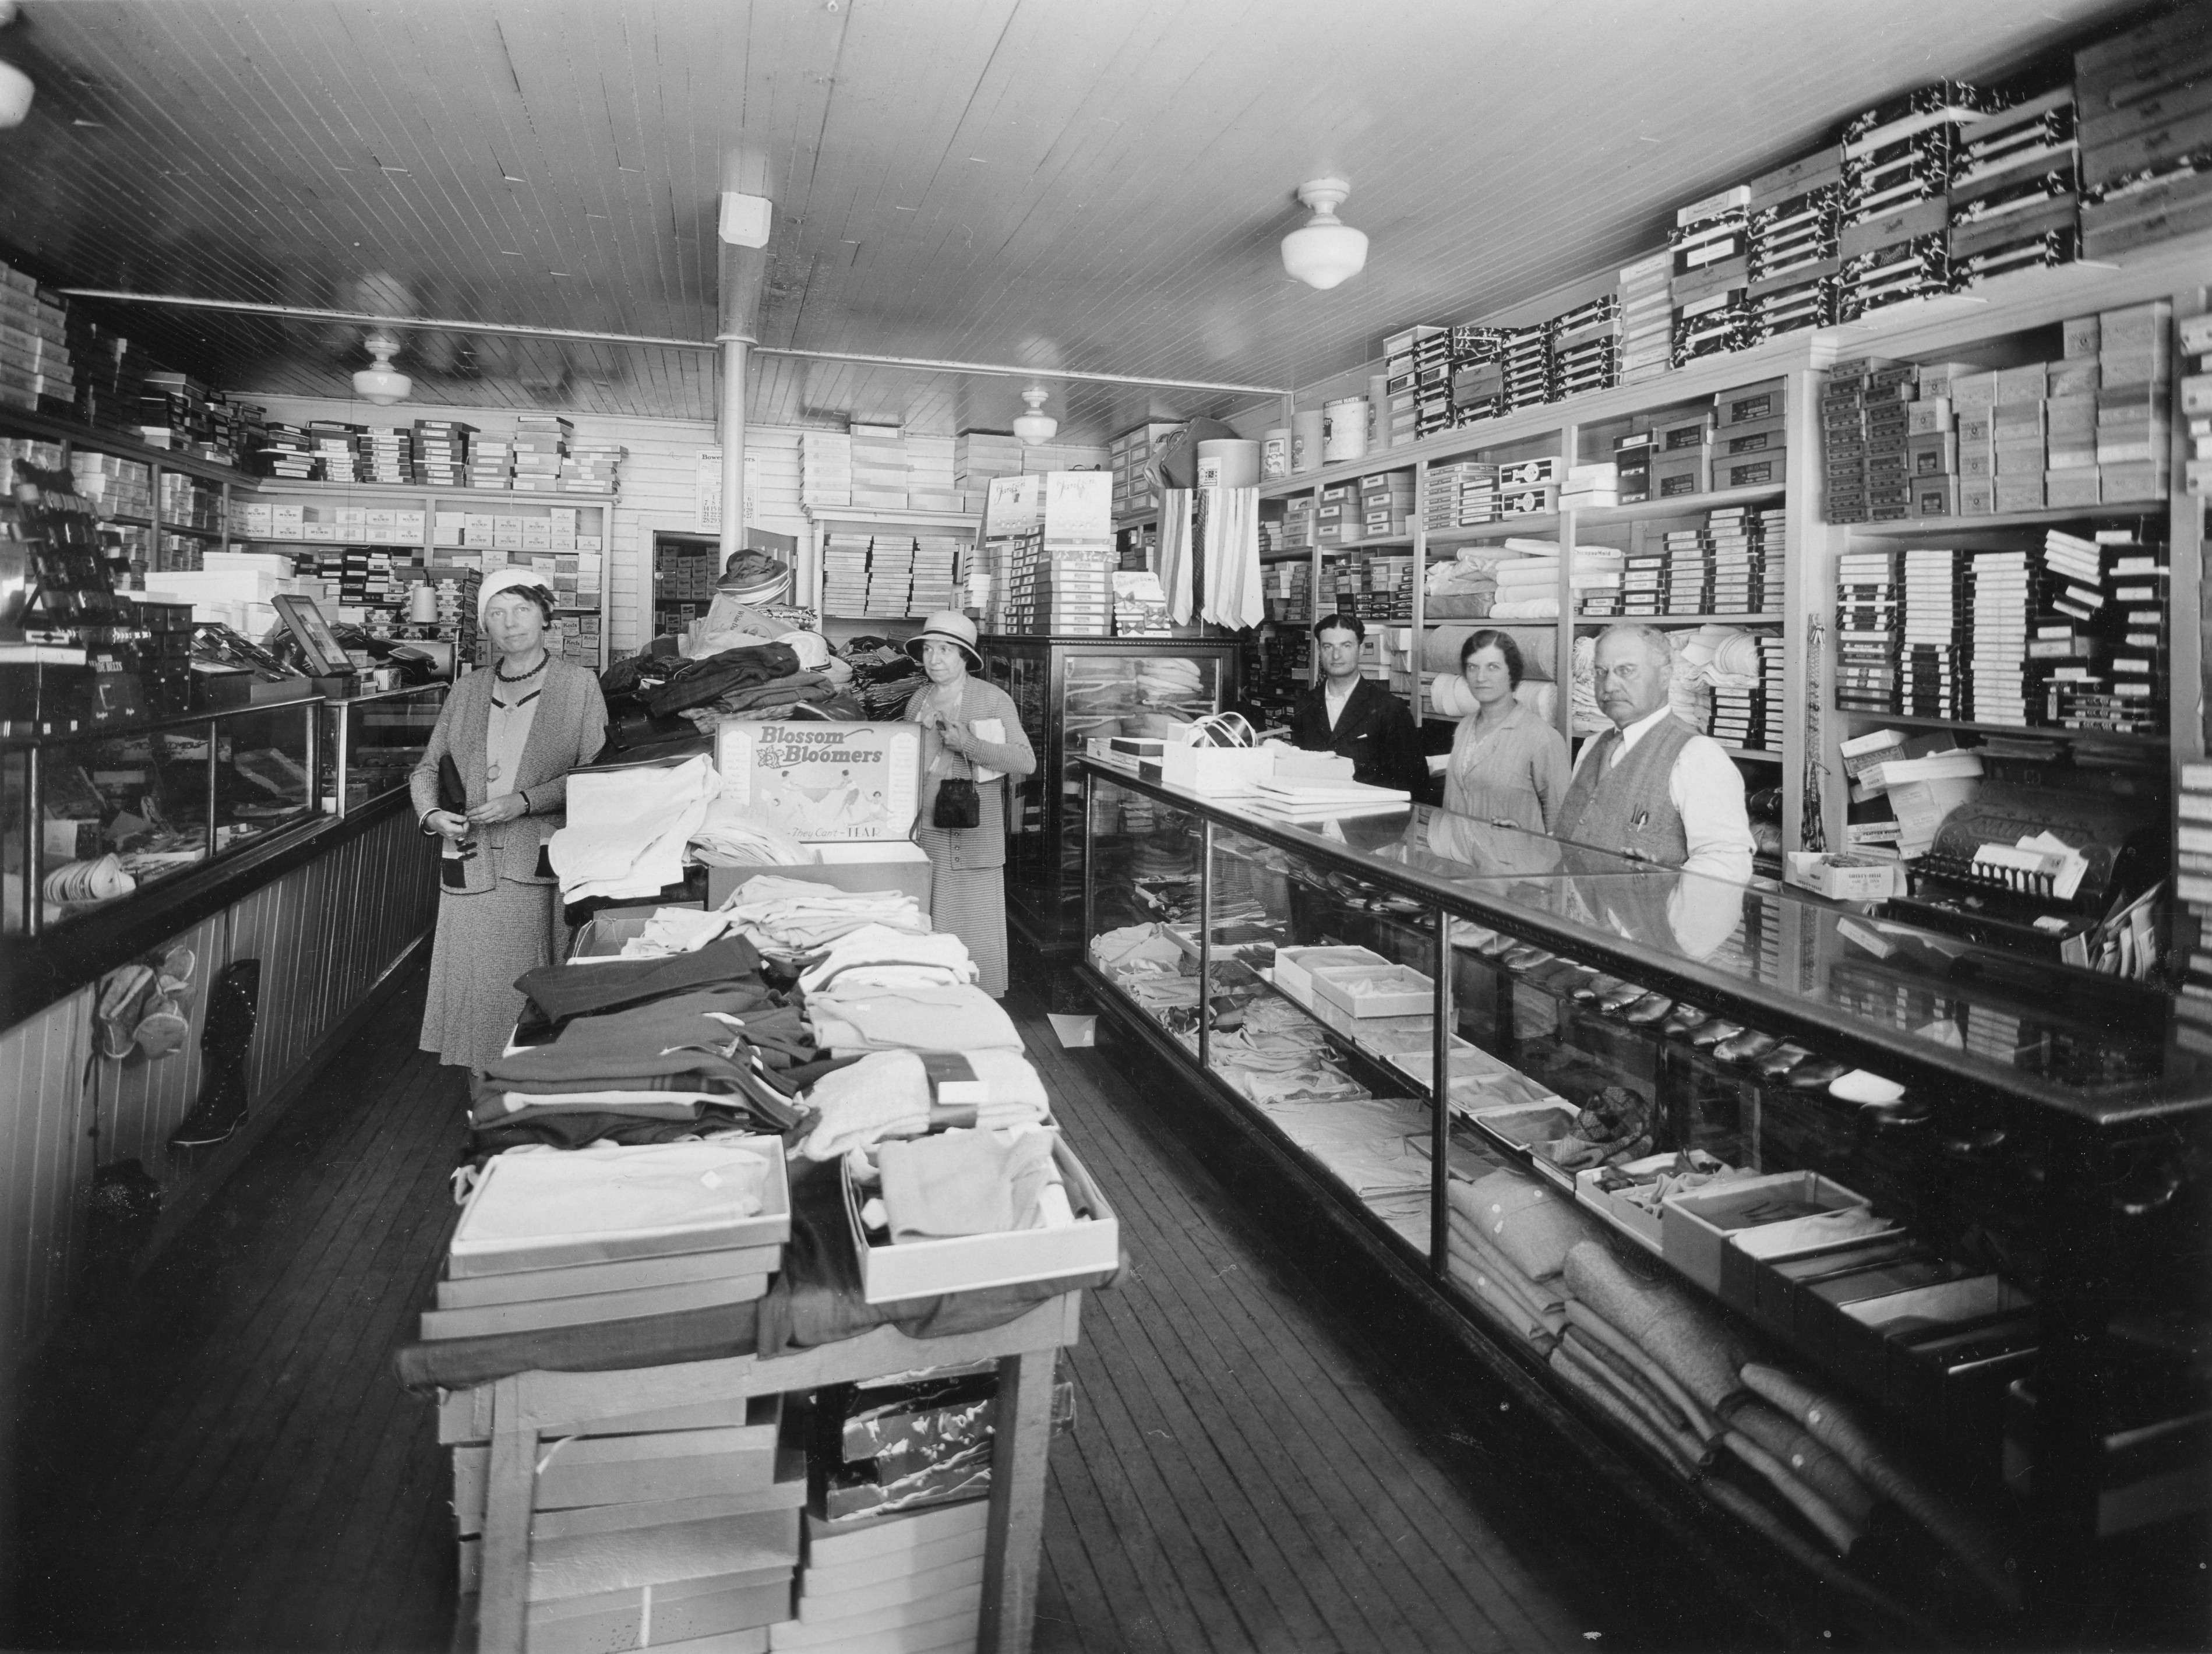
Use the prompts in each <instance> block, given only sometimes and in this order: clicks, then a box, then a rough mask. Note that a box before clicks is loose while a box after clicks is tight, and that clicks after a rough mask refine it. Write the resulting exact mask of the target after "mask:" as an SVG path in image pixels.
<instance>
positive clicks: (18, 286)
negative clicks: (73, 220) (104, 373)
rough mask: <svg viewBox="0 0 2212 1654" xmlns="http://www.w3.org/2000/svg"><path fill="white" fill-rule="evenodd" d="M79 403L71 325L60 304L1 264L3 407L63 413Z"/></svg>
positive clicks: (0, 402) (0, 400)
mask: <svg viewBox="0 0 2212 1654" xmlns="http://www.w3.org/2000/svg"><path fill="white" fill-rule="evenodd" d="M40 404H46V405H48V406H49V407H54V408H56V409H57V410H62V409H70V408H73V407H74V406H75V404H76V369H75V368H73V367H72V366H71V365H70V354H69V325H68V319H67V315H66V313H65V311H64V307H63V305H62V303H61V301H60V300H58V299H56V298H53V297H51V296H41V295H40V292H39V284H38V283H36V282H34V281H33V280H32V279H31V278H30V277H28V276H26V275H24V274H23V273H22V272H21V271H17V270H10V269H9V268H8V267H7V266H6V265H0V408H24V409H30V410H36V409H38V408H39V407H40Z"/></svg>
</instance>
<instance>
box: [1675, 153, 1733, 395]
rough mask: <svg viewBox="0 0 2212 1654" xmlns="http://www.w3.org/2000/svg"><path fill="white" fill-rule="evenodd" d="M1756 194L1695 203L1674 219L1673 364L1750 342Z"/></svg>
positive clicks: (1726, 193)
mask: <svg viewBox="0 0 2212 1654" xmlns="http://www.w3.org/2000/svg"><path fill="white" fill-rule="evenodd" d="M1750 202H1751V190H1750V187H1749V186H1748V185H1741V184H1739V185H1736V186H1735V188H1733V189H1727V190H1723V191H1721V192H1719V193H1718V194H1716V195H1710V196H1707V197H1706V198H1705V199H1704V200H1702V201H1693V202H1692V203H1691V204H1689V205H1688V206H1686V207H1684V208H1681V209H1680V210H1678V211H1677V212H1676V213H1675V215H1674V230H1673V232H1672V233H1671V234H1669V235H1668V245H1669V246H1670V247H1671V248H1672V249H1673V252H1674V263H1673V266H1672V271H1671V274H1670V277H1669V279H1668V299H1669V300H1670V301H1671V302H1672V304H1673V306H1674V344H1673V346H1672V350H1671V353H1670V356H1669V358H1668V359H1669V361H1670V362H1671V363H1672V365H1674V367H1677V368H1681V367H1685V366H1686V365H1688V364H1689V363H1690V362H1694V361H1696V360H1697V359H1698V358H1699V357H1700V356H1717V355H1718V354H1719V353H1720V352H1722V351H1723V350H1742V349H1743V348H1744V347H1745V346H1746V345H1747V344H1749V343H1750V342H1751V331H1752V327H1751V308H1750V303H1749V301H1748V299H1747V296H1746V294H1747V288H1748V285H1749V283H1750V279H1751V274H1750V272H1751V255H1750V228H1751V213H1750Z"/></svg>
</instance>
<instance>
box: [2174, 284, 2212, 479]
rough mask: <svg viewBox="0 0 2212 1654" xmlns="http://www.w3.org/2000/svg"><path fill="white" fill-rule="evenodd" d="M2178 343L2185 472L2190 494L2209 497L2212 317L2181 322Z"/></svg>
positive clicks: (2201, 317) (2211, 428) (2211, 441)
mask: <svg viewBox="0 0 2212 1654" xmlns="http://www.w3.org/2000/svg"><path fill="white" fill-rule="evenodd" d="M2179 344H2180V347H2181V355H2182V357H2183V362H2182V366H2183V368H2185V371H2186V373H2187V377H2186V378H2185V379H2184V380H2182V381H2181V416H2182V417H2183V419H2184V420H2185V421H2186V422H2187V425H2188V432H2189V453H2188V457H2187V459H2185V461H2184V462H2183V465H2184V471H2185V476H2186V477H2187V484H2188V489H2189V491H2190V492H2191V494H2196V495H2205V494H2212V315H2204V316H2191V317H2190V318H2189V319H2187V320H2186V321H2185V322H2183V323H2182V324H2181V327H2180V331H2179Z"/></svg>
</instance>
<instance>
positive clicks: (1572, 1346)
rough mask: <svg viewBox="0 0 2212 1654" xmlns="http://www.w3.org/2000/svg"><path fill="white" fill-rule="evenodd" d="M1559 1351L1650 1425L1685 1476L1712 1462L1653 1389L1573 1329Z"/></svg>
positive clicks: (1708, 1451)
mask: <svg viewBox="0 0 2212 1654" xmlns="http://www.w3.org/2000/svg"><path fill="white" fill-rule="evenodd" d="M1559 1348H1560V1349H1561V1350H1562V1351H1564V1352H1565V1353H1566V1355H1567V1357H1568V1359H1571V1360H1572V1361H1574V1362H1575V1363H1576V1364H1577V1365H1578V1366H1580V1367H1581V1369H1582V1370H1583V1372H1584V1373H1586V1374H1587V1375H1589V1377H1592V1378H1595V1379H1596V1380H1597V1382H1598V1383H1601V1384H1603V1385H1604V1386H1605V1387H1606V1388H1607V1389H1609V1390H1611V1391H1612V1392H1613V1395H1614V1396H1617V1397H1618V1398H1619V1399H1620V1402H1621V1404H1622V1405H1623V1406H1625V1407H1626V1408H1628V1409H1629V1411H1631V1412H1632V1413H1633V1414H1636V1416H1637V1417H1638V1418H1639V1419H1641V1420H1644V1423H1645V1424H1646V1425H1648V1426H1650V1428H1651V1432H1652V1434H1654V1435H1655V1436H1656V1437H1658V1438H1659V1439H1660V1440H1662V1441H1663V1442H1665V1443H1666V1444H1667V1446H1668V1450H1669V1452H1670V1453H1671V1454H1672V1456H1673V1457H1674V1462H1675V1463H1676V1464H1677V1465H1678V1466H1680V1469H1681V1470H1682V1472H1683V1474H1684V1475H1695V1474H1696V1473H1697V1472H1698V1471H1699V1470H1700V1469H1703V1468H1704V1467H1705V1465H1706V1464H1708V1463H1710V1462H1711V1459H1712V1452H1711V1449H1709V1448H1707V1447H1706V1446H1705V1444H1704V1443H1702V1442H1700V1441H1699V1439H1698V1438H1696V1437H1695V1436H1693V1435H1692V1434H1691V1433H1690V1432H1688V1431H1687V1430H1686V1429H1685V1428H1684V1427H1683V1426H1682V1425H1681V1424H1680V1421H1679V1415H1678V1416H1676V1417H1670V1416H1669V1411H1670V1410H1669V1409H1668V1408H1665V1407H1663V1406H1662V1405H1661V1404H1660V1402H1659V1401H1658V1399H1657V1397H1656V1396H1654V1395H1653V1393H1652V1392H1651V1391H1650V1390H1649V1389H1645V1388H1644V1387H1643V1386H1642V1385H1640V1384H1638V1383H1636V1381H1635V1380H1634V1379H1632V1378H1631V1377H1629V1376H1628V1375H1627V1374H1626V1373H1625V1372H1623V1371H1621V1370H1620V1368H1618V1367H1616V1366H1614V1365H1612V1364H1610V1363H1609V1362H1608V1361H1607V1359H1605V1357H1604V1355H1603V1354H1602V1353H1601V1352H1600V1351H1599V1349H1598V1347H1597V1346H1595V1345H1594V1344H1591V1343H1589V1342H1587V1341H1581V1335H1580V1334H1578V1333H1577V1332H1576V1331H1575V1330H1574V1329H1571V1328H1570V1329H1568V1331H1567V1332H1566V1334H1565V1335H1563V1336H1562V1337H1561V1338H1560V1340H1559Z"/></svg>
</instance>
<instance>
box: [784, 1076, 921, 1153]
mask: <svg viewBox="0 0 2212 1654" xmlns="http://www.w3.org/2000/svg"><path fill="white" fill-rule="evenodd" d="M806 1102H807V1104H808V1105H809V1106H810V1107H812V1108H815V1109H817V1110H820V1111H821V1116H822V1117H821V1119H820V1120H819V1121H817V1122H816V1124H815V1127H814V1130H813V1131H812V1133H811V1134H809V1136H808V1137H807V1140H806V1151H805V1152H806V1158H808V1159H810V1160H834V1159H836V1158H838V1157H839V1156H840V1155H842V1154H844V1153H845V1152H848V1150H851V1149H856V1148H863V1147H866V1146H868V1145H870V1144H872V1143H875V1142H877V1141H878V1140H881V1139H883V1138H884V1137H886V1136H889V1135H891V1134H895V1133H903V1134H907V1135H909V1136H911V1135H915V1134H920V1133H921V1132H925V1131H927V1130H928V1129H929V1075H928V1073H927V1071H926V1070H924V1068H923V1067H922V1066H921V1058H920V1057H918V1056H916V1055H915V1054H914V1053H913V1052H911V1051H876V1052H872V1053H871V1054H870V1055H866V1056H864V1057H862V1058H861V1059H860V1061H858V1062H855V1063H854V1064H853V1065H852V1066H851V1067H847V1068H840V1069H838V1070H837V1071H836V1073H832V1074H826V1075H824V1076H823V1078H822V1079H820V1080H818V1081H817V1082H816V1084H815V1086H814V1089H813V1090H812V1091H811V1092H807V1094H806Z"/></svg>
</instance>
